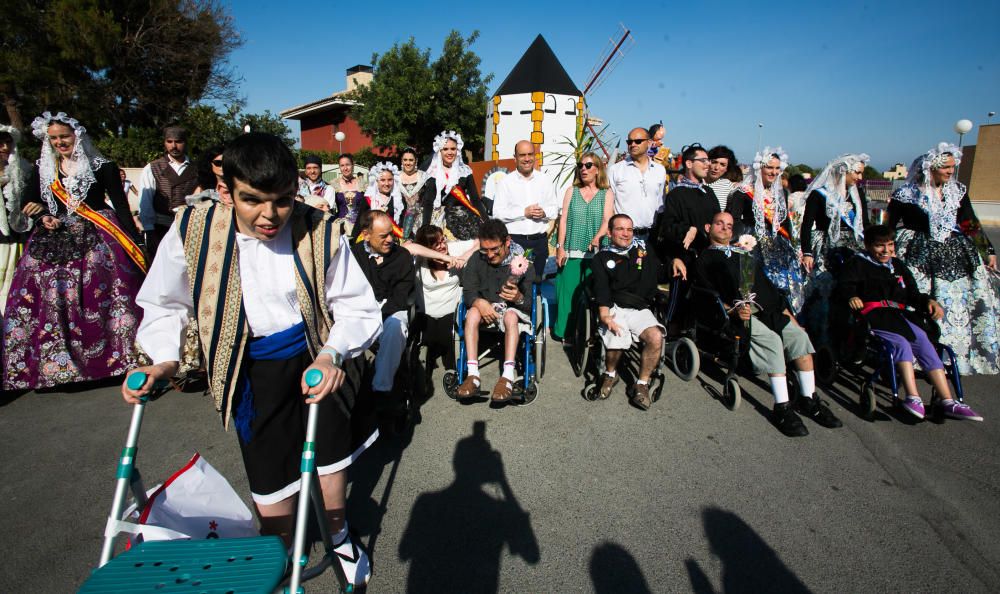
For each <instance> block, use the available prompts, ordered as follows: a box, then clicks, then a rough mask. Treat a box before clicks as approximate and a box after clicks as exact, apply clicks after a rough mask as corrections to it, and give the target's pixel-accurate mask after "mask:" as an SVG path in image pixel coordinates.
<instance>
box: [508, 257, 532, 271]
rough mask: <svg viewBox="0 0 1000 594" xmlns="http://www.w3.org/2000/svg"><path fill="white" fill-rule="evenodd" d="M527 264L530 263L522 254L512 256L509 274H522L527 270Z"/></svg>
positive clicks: (529, 264)
mask: <svg viewBox="0 0 1000 594" xmlns="http://www.w3.org/2000/svg"><path fill="white" fill-rule="evenodd" d="M528 266H531V263H530V262H528V259H527V258H525V257H524V256H514V257H513V258H512V259H511V261H510V274H511V276H523V275H524V273H525V272H528Z"/></svg>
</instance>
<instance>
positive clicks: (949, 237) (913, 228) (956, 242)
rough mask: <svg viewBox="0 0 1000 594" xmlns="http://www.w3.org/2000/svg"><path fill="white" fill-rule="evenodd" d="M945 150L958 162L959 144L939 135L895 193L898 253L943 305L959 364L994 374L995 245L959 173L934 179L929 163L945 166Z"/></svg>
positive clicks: (944, 333)
mask: <svg viewBox="0 0 1000 594" xmlns="http://www.w3.org/2000/svg"><path fill="white" fill-rule="evenodd" d="M948 157H952V158H954V160H955V166H956V167H957V166H958V164H959V162H960V161H961V159H962V151H961V150H959V148H958V147H957V146H954V145H950V144H947V143H941V144H939V145H938V146H937V147H936V148H934V149H932V150H930V151H928V152H927V153H926V154H923V155H921V156H919V157H917V159H916V160H915V161H914V162H913V165H912V166H911V167H910V174H909V177H907V180H906V184H905V185H904V186H902V187H901V188H899V189H898V190H896V191H895V192H894V193H893V194H892V200H891V201H890V202H889V226H890V227H891V228H895V227H896V225H897V224H898V223H902V226H903V229H902V230H900V231H899V233H898V234H897V236H896V254H897V255H898V256H899V258H900V259H901V260H903V261H904V262H905V263H906V265H907V266H909V268H910V271H911V272H913V277H914V278H915V279H916V282H917V286H918V287H919V288H920V291H921V292H922V293H928V294H930V295H931V296H932V297H933V298H934V299H935V300H936V301H937V302H938V303H940V304H941V307H943V308H944V319H942V320H940V321H939V322H938V324H939V325H940V326H941V342H943V343H945V344H947V345H949V346H951V348H952V349H954V350H955V354H956V355H957V356H958V367H959V370H960V371H961V372H962V373H963V374H968V373H983V374H994V373H997V372H998V371H1000V369H998V367H1000V359H998V357H1000V354H998V352H1000V336H998V332H1000V329H998V323H1000V322H998V319H1000V302H998V294H997V286H996V280H997V279H996V278H991V275H990V271H989V270H988V269H987V267H986V262H985V261H987V260H988V259H989V257H990V256H991V255H994V254H995V252H994V249H993V245H992V244H991V243H990V240H989V239H988V238H987V237H986V234H985V233H984V232H983V230H982V228H981V227H980V224H979V219H978V218H977V217H976V213H975V211H974V210H973V209H972V203H971V202H970V201H969V194H968V192H967V191H966V188H965V186H964V185H963V184H961V183H959V182H958V181H956V180H954V179H948V180H947V181H945V182H944V183H943V184H942V185H940V186H937V185H936V184H934V181H933V177H932V173H931V170H932V169H940V168H942V167H945V166H946V163H947V161H948Z"/></svg>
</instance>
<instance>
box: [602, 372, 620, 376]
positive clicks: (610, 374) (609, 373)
mask: <svg viewBox="0 0 1000 594" xmlns="http://www.w3.org/2000/svg"><path fill="white" fill-rule="evenodd" d="M604 373H606V374H608V377H615V376H616V375H618V374H617V373H615V372H614V371H605V372H604Z"/></svg>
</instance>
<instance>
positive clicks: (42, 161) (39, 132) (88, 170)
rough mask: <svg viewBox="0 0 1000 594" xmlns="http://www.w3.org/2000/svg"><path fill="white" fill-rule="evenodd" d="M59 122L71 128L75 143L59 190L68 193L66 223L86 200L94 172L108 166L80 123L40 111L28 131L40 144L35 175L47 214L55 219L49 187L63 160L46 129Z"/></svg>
mask: <svg viewBox="0 0 1000 594" xmlns="http://www.w3.org/2000/svg"><path fill="white" fill-rule="evenodd" d="M56 123H61V124H65V125H67V126H69V127H70V128H72V129H73V134H74V135H75V136H76V140H75V142H74V143H73V153H72V155H70V157H69V158H68V159H65V160H64V162H65V163H66V175H65V177H64V178H63V180H62V183H63V187H65V188H66V192H67V193H68V194H69V204H67V205H66V211H67V213H66V216H65V217H64V218H65V219H66V220H72V219H73V218H74V215H73V213H75V212H76V209H77V208H79V207H80V203H81V202H83V201H84V199H85V198H86V197H87V193H88V192H89V191H90V186H92V185H94V183H95V182H96V181H97V178H96V177H95V176H94V172H95V171H97V170H98V169H100V168H101V166H103V165H104V164H105V163H109V162H110V161H108V160H107V159H105V158H104V157H103V156H102V155H101V153H100V152H99V151H98V150H97V149H96V148H94V146H93V144H91V142H90V136H88V135H87V129H86V128H84V127H83V126H81V125H80V122H78V121H76V120H75V119H73V118H71V117H69V116H68V115H66V114H65V113H63V112H61V111H60V112H59V113H57V114H56V115H52V114H51V113H50V112H47V111H46V112H44V113H43V114H42V115H40V116H38V117H37V118H35V119H34V121H32V122H31V129H32V131H33V132H34V135H35V137H36V138H38V139H40V140H41V141H42V154H41V157H40V158H39V159H38V161H37V164H38V175H39V178H40V179H41V188H40V190H41V194H42V198H43V199H44V200H45V205H46V206H47V207H48V209H49V214H51V215H53V216H59V205H58V200H57V199H56V197H55V196H53V195H52V184H53V182H55V180H56V179H58V176H59V162H60V161H62V160H63V159H62V158H60V157H59V156H58V154H57V153H56V151H55V149H53V148H52V143H51V142H49V140H48V130H49V127H50V126H51V125H52V124H56Z"/></svg>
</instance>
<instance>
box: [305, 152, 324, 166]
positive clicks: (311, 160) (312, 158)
mask: <svg viewBox="0 0 1000 594" xmlns="http://www.w3.org/2000/svg"><path fill="white" fill-rule="evenodd" d="M303 165H319V166H320V167H322V166H323V159H320V158H319V157H317V156H316V155H307V156H306V158H305V159H303Z"/></svg>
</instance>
